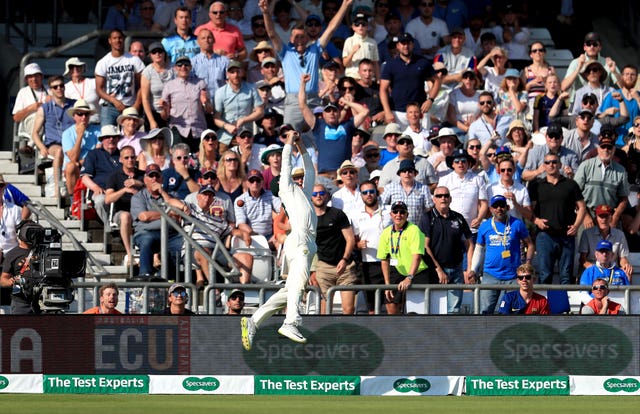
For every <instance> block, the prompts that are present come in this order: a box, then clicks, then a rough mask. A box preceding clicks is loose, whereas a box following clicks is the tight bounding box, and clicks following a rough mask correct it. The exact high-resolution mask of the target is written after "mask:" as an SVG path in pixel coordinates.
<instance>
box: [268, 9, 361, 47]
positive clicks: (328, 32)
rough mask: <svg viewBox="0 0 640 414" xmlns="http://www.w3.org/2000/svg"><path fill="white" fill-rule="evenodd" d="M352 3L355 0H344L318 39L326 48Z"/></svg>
mask: <svg viewBox="0 0 640 414" xmlns="http://www.w3.org/2000/svg"><path fill="white" fill-rule="evenodd" d="M351 3H353V0H344V1H343V2H342V6H340V9H338V12H337V13H336V15H335V16H333V19H331V21H330V22H329V24H328V25H327V28H326V29H325V31H324V33H323V34H322V36H320V39H318V42H319V43H320V46H322V47H323V48H324V47H325V46H326V45H327V43H329V40H330V39H331V36H333V33H334V32H335V31H336V29H337V28H338V26H340V22H341V21H342V19H343V18H344V15H345V14H346V13H347V9H348V8H349V7H351ZM266 22H267V20H266V19H265V24H266Z"/></svg>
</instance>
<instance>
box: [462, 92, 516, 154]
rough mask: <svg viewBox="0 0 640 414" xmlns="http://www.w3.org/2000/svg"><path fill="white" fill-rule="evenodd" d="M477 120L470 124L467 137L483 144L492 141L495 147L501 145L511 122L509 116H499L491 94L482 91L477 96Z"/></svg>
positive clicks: (511, 118)
mask: <svg viewBox="0 0 640 414" xmlns="http://www.w3.org/2000/svg"><path fill="white" fill-rule="evenodd" d="M478 113H479V114H478V118H477V119H476V120H475V121H473V122H471V125H469V131H468V132H467V136H468V137H469V138H478V139H479V140H480V142H482V143H483V144H484V143H485V142H487V141H489V140H492V141H493V142H494V143H495V144H496V145H503V144H504V143H505V142H506V141H505V139H504V138H503V137H504V136H506V135H507V130H508V129H509V124H511V121H512V120H513V117H511V116H510V115H509V114H500V113H498V111H497V108H496V100H495V99H494V98H493V95H492V94H491V92H487V91H482V92H480V95H479V96H478Z"/></svg>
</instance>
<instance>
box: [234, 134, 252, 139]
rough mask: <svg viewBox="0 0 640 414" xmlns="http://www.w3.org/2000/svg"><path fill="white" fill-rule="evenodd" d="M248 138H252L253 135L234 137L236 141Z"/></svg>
mask: <svg viewBox="0 0 640 414" xmlns="http://www.w3.org/2000/svg"><path fill="white" fill-rule="evenodd" d="M249 138H253V135H244V134H243V135H240V136H239V137H236V139H249Z"/></svg>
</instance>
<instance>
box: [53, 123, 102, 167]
mask: <svg viewBox="0 0 640 414" xmlns="http://www.w3.org/2000/svg"><path fill="white" fill-rule="evenodd" d="M98 135H100V125H94V124H89V126H88V127H87V129H86V130H85V131H84V135H83V136H82V144H80V156H79V157H78V159H79V160H83V159H85V157H86V156H87V154H88V153H89V151H91V150H92V149H94V148H95V147H96V145H97V144H98ZM76 138H77V137H76V126H75V124H74V125H71V126H70V127H69V128H67V129H65V130H64V132H63V133H62V151H63V152H64V165H63V166H62V168H64V167H66V165H67V163H68V162H69V157H68V156H67V152H68V151H70V150H71V149H72V148H73V145H74V144H75V143H76Z"/></svg>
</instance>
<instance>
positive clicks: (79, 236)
mask: <svg viewBox="0 0 640 414" xmlns="http://www.w3.org/2000/svg"><path fill="white" fill-rule="evenodd" d="M71 234H73V237H75V238H76V240H78V241H79V242H80V243H82V244H83V245H84V244H86V243H87V242H88V241H89V233H87V232H86V231H80V230H72V231H71ZM62 242H63V243H71V240H70V239H69V237H67V236H65V235H63V236H62ZM100 245H102V243H100Z"/></svg>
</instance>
